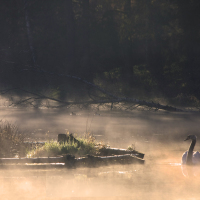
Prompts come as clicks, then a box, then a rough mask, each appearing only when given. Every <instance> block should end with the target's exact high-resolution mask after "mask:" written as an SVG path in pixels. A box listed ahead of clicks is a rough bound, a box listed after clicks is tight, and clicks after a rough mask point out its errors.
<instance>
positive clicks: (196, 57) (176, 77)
mask: <svg viewBox="0 0 200 200" xmlns="http://www.w3.org/2000/svg"><path fill="white" fill-rule="evenodd" d="M199 10H200V1H199V0H181V1H178V0H173V1H172V0H48V1H47V0H2V1H1V2H0V15H1V17H0V27H1V31H0V89H1V90H4V91H5V90H13V92H14V93H15V95H18V96H23V95H26V94H25V92H24V91H30V92H34V93H38V94H45V95H48V96H49V97H52V98H56V99H59V100H61V101H62V100H72V101H76V100H79V101H80V100H85V99H86V100H88V99H90V98H94V99H95V98H103V97H105V94H100V93H99V92H97V91H96V90H95V87H92V86H91V85H89V84H87V83H86V82H83V81H82V80H86V81H88V82H90V83H92V84H95V85H96V86H98V87H100V88H102V89H104V90H106V91H109V92H110V93H112V94H113V95H117V96H119V97H131V98H132V97H134V98H139V99H156V98H157V99H159V98H164V99H168V101H169V102H170V101H171V102H175V100H176V101H177V102H179V103H188V102H195V103H196V102H198V101H199V99H200V12H199ZM73 76H75V78H74V77H73ZM77 77H78V78H77ZM79 78H80V79H79ZM17 89H19V90H17ZM158 101H159V100H158Z"/></svg>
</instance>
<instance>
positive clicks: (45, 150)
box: [27, 138, 97, 157]
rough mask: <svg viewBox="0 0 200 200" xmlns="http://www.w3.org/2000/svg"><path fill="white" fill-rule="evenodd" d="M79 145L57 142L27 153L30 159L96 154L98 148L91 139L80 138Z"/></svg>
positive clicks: (50, 142)
mask: <svg viewBox="0 0 200 200" xmlns="http://www.w3.org/2000/svg"><path fill="white" fill-rule="evenodd" d="M78 141H79V145H78V144H77V143H75V142H72V143H71V142H66V143H64V142H63V143H59V142H57V141H48V142H45V144H44V146H42V147H36V149H34V150H31V151H29V152H28V153H27V156H28V157H45V156H58V155H62V154H72V155H77V156H85V155H87V154H95V153H96V151H97V150H96V148H95V143H94V141H91V140H89V139H83V138H78Z"/></svg>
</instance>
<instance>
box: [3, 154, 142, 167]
mask: <svg viewBox="0 0 200 200" xmlns="http://www.w3.org/2000/svg"><path fill="white" fill-rule="evenodd" d="M144 162H145V161H144V160H143V159H141V158H138V157H136V156H133V155H131V154H125V155H115V156H91V155H88V156H87V157H81V158H75V157H74V156H72V155H66V156H62V157H49V158H48V157H44V158H1V159H0V167H2V166H3V168H4V167H5V165H9V164H35V163H36V164H45V163H56V164H59V163H60V164H61V163H62V164H65V166H66V167H68V168H76V167H98V166H101V165H108V164H131V163H137V164H144ZM54 167H56V165H54Z"/></svg>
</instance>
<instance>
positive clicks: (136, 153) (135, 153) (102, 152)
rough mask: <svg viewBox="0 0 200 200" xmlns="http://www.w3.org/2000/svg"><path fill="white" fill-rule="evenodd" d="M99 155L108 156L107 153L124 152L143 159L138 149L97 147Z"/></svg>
mask: <svg viewBox="0 0 200 200" xmlns="http://www.w3.org/2000/svg"><path fill="white" fill-rule="evenodd" d="M99 152H100V154H99V155H100V156H109V155H124V154H132V155H133V156H136V157H138V158H141V159H143V158H144V154H143V153H140V152H139V151H135V150H132V151H129V150H126V149H118V148H101V149H99Z"/></svg>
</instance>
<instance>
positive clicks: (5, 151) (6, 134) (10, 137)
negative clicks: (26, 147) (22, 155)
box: [0, 120, 25, 157]
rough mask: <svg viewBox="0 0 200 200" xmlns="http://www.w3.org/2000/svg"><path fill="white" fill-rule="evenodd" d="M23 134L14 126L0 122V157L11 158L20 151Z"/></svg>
mask: <svg viewBox="0 0 200 200" xmlns="http://www.w3.org/2000/svg"><path fill="white" fill-rule="evenodd" d="M24 139H25V134H24V133H22V132H20V131H19V129H18V127H17V126H16V125H13V124H11V123H9V122H8V121H3V120H0V157H13V156H15V155H16V154H19V151H22V144H23V142H24Z"/></svg>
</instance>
